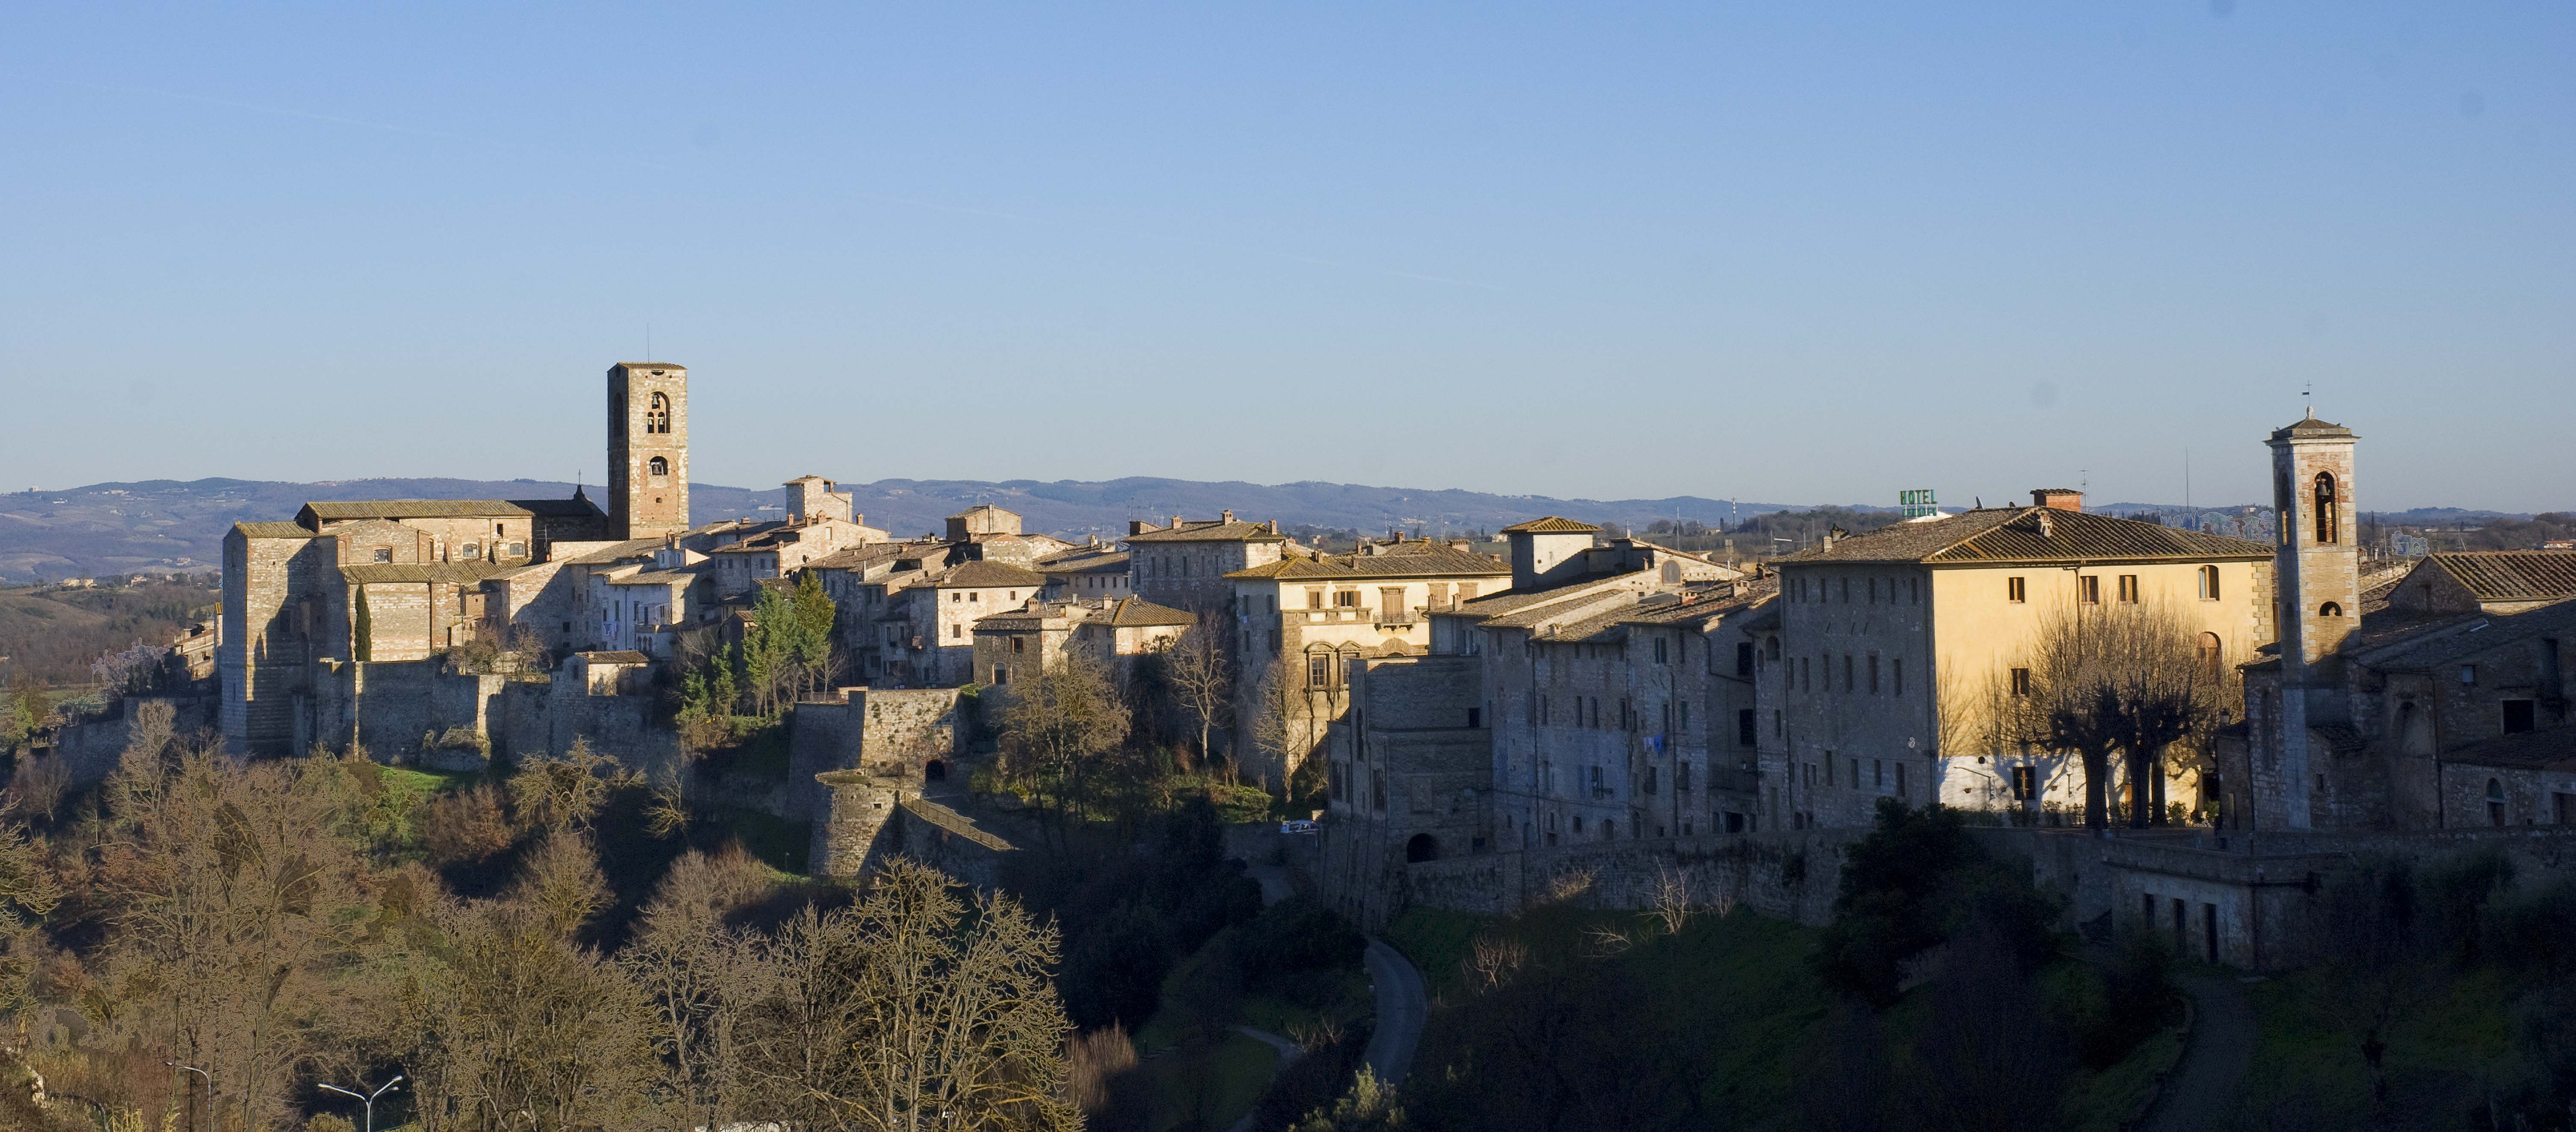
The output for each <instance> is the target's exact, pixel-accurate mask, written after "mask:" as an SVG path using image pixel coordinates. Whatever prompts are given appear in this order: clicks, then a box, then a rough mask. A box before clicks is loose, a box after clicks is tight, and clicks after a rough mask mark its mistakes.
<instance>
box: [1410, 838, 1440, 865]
mask: <svg viewBox="0 0 2576 1132" xmlns="http://www.w3.org/2000/svg"><path fill="white" fill-rule="evenodd" d="M1439 859H1440V839H1439V838H1436V837H1433V836H1431V835H1430V834H1428V833H1417V834H1414V835H1413V838H1412V840H1410V841H1407V842H1405V843H1404V860H1405V863H1406V864H1416V863H1419V862H1422V861H1437V860H1439Z"/></svg>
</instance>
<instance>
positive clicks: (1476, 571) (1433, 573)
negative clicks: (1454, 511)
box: [1226, 546, 1512, 581]
mask: <svg viewBox="0 0 2576 1132" xmlns="http://www.w3.org/2000/svg"><path fill="white" fill-rule="evenodd" d="M1511 572H1512V568H1511V567H1510V566H1507V565H1504V564H1503V560H1502V559H1500V558H1496V557H1494V556H1493V555H1490V554H1476V553H1474V552H1471V551H1464V550H1451V549H1449V548H1448V547H1445V546H1439V547H1425V548H1424V549H1421V550H1405V551H1391V552H1389V553H1386V554H1327V555H1324V556H1322V557H1319V558H1282V559H1280V560H1279V561H1277V562H1271V563H1265V564H1263V565H1260V566H1254V567H1252V568H1250V569H1245V570H1237V571H1235V572H1233V573H1231V574H1228V575H1226V577H1229V578H1235V579H1238V580H1242V581H1259V580H1262V579H1274V580H1278V581H1294V580H1299V579H1308V578H1311V579H1315V580H1318V581H1322V580H1339V581H1359V580H1362V579H1367V578H1432V577H1449V576H1456V575H1466V576H1470V577H1504V576H1508V575H1510V574H1511Z"/></svg>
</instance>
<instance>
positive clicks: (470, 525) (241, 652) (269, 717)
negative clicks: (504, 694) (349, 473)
mask: <svg viewBox="0 0 2576 1132" xmlns="http://www.w3.org/2000/svg"><path fill="white" fill-rule="evenodd" d="M605 525H606V518H605V516H603V515H601V513H600V511H599V509H598V508H596V507H594V506H592V505H591V504H590V502H589V500H587V499H585V498H583V497H582V496H581V495H580V494H579V493H578V492H576V493H575V495H574V496H573V498H572V499H570V500H357V501H329V502H316V503H308V504H306V505H305V506H304V507H303V508H302V509H301V510H300V511H298V512H297V515H296V519H295V521H293V522H283V523H276V522H262V523H236V524H234V525H233V529H232V530H231V531H230V532H229V533H227V534H226V535H225V537H224V580H223V629H222V632H221V644H220V645H219V646H218V649H217V668H218V672H219V676H220V680H221V682H222V685H223V701H224V702H223V706H222V709H221V711H220V712H219V719H220V723H221V727H222V730H223V733H224V735H225V737H226V738H227V740H228V741H230V742H232V743H234V744H236V745H237V746H239V747H241V748H242V749H245V750H256V751H264V752H277V751H284V750H287V749H290V747H291V746H292V744H293V741H294V736H296V735H297V734H299V733H302V734H310V733H312V732H313V730H314V728H313V720H312V718H311V716H312V714H313V712H314V711H315V710H316V709H315V699H314V693H315V687H316V685H315V680H316V674H315V666H316V665H318V664H321V663H323V662H326V661H342V662H346V661H397V660H417V659H422V658H425V657H428V656H429V655H431V654H432V653H435V652H439V651H443V650H445V649H449V648H453V647H455V646H457V645H461V644H464V643H465V642H467V641H468V640H471V639H472V638H473V637H474V636H475V635H476V633H477V632H478V629H479V625H480V622H481V619H482V617H483V616H484V613H483V609H484V605H485V602H484V599H483V597H482V585H483V583H484V581H485V580H486V579H489V578H492V577H495V576H497V575H501V574H504V573H507V572H508V571H510V570H512V569H514V568H517V567H520V566H523V565H524V564H526V563H527V562H528V561H529V559H530V557H531V556H532V555H539V554H544V553H547V552H550V551H552V550H554V549H556V548H557V547H574V546H582V545H587V544H585V543H582V542H580V541H577V540H579V539H580V538H582V537H584V536H587V537H589V538H594V539H595V538H597V537H598V536H599V535H601V534H602V533H604V532H603V530H602V529H601V528H603V527H604V526H605ZM469 597H470V598H471V599H472V600H470V601H469Z"/></svg>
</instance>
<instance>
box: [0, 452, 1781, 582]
mask: <svg viewBox="0 0 2576 1132" xmlns="http://www.w3.org/2000/svg"><path fill="white" fill-rule="evenodd" d="M841 486H842V487H843V488H844V489H845V490H848V491H850V492H851V493H852V496H853V499H854V501H855V502H856V504H857V506H858V509H859V511H860V512H861V513H863V514H865V515H866V516H867V520H868V522H869V523H870V524H872V525H875V526H879V527H884V528H886V529H888V530H891V531H893V532H895V533H896V534H899V535H914V534H920V533H922V532H925V531H934V530H938V529H940V527H941V520H943V519H945V518H946V517H947V516H949V515H953V514H956V513H957V512H959V511H961V510H964V509H965V508H967V507H970V506H973V505H975V504H977V503H991V504H994V505H995V506H999V507H1006V508H1009V509H1010V510H1013V511H1017V512H1019V513H1020V514H1021V515H1023V516H1025V517H1026V518H1027V520H1028V526H1029V529H1030V530H1033V531H1046V532H1049V533H1053V534H1061V535H1072V536H1076V537H1079V536H1081V535H1085V534H1097V535H1099V536H1101V537H1103V538H1110V537H1114V536H1117V535H1123V534H1125V533H1126V531H1127V521H1128V520H1129V519H1152V520H1155V521H1158V522H1165V521H1169V520H1170V518H1171V517H1172V516H1174V515H1186V516H1189V517H1191V518H1214V517H1215V516H1216V514H1217V512H1218V511H1220V510H1226V509H1231V510H1233V511H1234V512H1235V513H1236V514H1237V515H1238V516H1240V517H1242V518H1246V519H1255V520H1265V519H1277V520H1279V521H1280V522H1281V523H1283V524H1289V525H1310V526H1316V527H1329V528H1335V529H1348V530H1358V531H1363V532H1379V531H1385V530H1389V529H1392V528H1398V527H1401V528H1404V529H1406V530H1420V531H1422V532H1424V533H1434V532H1439V531H1444V530H1449V531H1475V530H1484V531H1492V530H1494V529H1496V528H1500V527H1505V526H1509V525H1511V524H1513V523H1517V522H1519V521H1521V520H1523V519H1531V518H1536V517H1538V516H1540V515H1550V514H1555V515H1565V516H1569V517H1573V518H1579V519H1583V520H1585V521H1587V522H1595V523H1616V524H1619V525H1621V526H1628V527H1639V528H1642V527H1645V526H1646V525H1648V524H1650V523H1652V522H1654V521H1655V520H1657V519H1666V520H1670V519H1674V518H1679V519H1681V520H1682V521H1684V522H1692V521H1696V522H1699V523H1704V524H1708V525H1711V526H1714V525H1716V524H1718V523H1721V522H1731V521H1732V520H1735V519H1738V518H1750V517H1752V516H1754V515H1758V514H1764V513H1768V512H1773V511H1780V510H1785V509H1786V507H1785V506H1784V505H1782V504H1777V503H1744V504H1733V503H1729V502H1727V501H1724V500H1718V499H1706V498H1702V497H1699V496H1689V495H1685V496H1675V497H1672V498H1668V499H1619V500H1607V501H1605V500H1594V499H1553V498H1549V497H1546V496H1537V495H1492V494H1488V493H1485V492H1478V491H1458V490H1441V491H1432V490H1421V489H1414V488H1397V487H1367V486H1363V485H1359V484H1341V483H1323V482H1314V481H1309V482H1304V483H1290V484H1253V483H1243V482H1239V481H1238V482H1225V483H1204V482H1199V481H1194V480H1176V479H1155V478H1142V477H1139V478H1130V479H1120V480H1111V481H1108V482H1106V483H1087V482H1081V481H1075V480H1058V481H1055V482H1052V483H1047V482H1040V481H1037V480H1006V481H1003V482H1000V483H989V482H985V481H981V480H879V481H877V482H875V483H845V484H842V485H841ZM588 490H589V493H590V496H591V498H592V499H600V498H602V497H603V495H604V489H602V488H600V487H599V486H598V485H596V484H593V485H591V486H590V487H589V489H588ZM572 491H573V485H571V484H568V483H562V482H557V481H547V480H524V479H521V480H463V479H369V480H335V481H326V482H322V483H286V482H280V481H269V480H234V479H203V480H189V481H185V482H182V481H179V480H145V481H141V482H137V483H100V484H91V485H89V486H87V487H75V488H66V489H64V490H60V491H28V492H13V493H9V494H5V495H0V581H30V580H39V579H44V580H50V579H57V578H66V577H93V576H98V575H104V574H131V573H139V572H156V571H164V570H169V571H207V570H215V569H219V568H220V566H221V564H222V561H223V537H224V532H225V531H226V530H227V529H229V528H230V527H231V526H232V524H234V523H237V522H242V521H245V520H272V519H285V518H288V517H290V516H292V515H294V514H295V510H296V508H297V507H300V506H302V505H303V504H304V503H305V502H306V501H308V500H317V499H544V498H561V497H564V496H569V495H571V494H572ZM689 502H690V510H691V516H690V517H691V518H692V519H693V520H695V521H697V522H701V523H703V522H707V521H710V520H713V519H721V518H728V517H735V516H760V515H774V514H779V513H781V512H782V510H783V508H784V502H783V493H782V492H781V490H780V489H778V488H774V487H772V488H761V489H757V490H755V489H750V488H740V487H726V486H723V485H721V484H693V485H691V486H690V496H689Z"/></svg>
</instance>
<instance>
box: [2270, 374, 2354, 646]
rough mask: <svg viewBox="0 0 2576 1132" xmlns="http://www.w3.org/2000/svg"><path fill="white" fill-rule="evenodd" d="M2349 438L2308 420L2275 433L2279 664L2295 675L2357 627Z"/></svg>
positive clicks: (2343, 430) (2346, 432) (2339, 430)
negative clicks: (2283, 664) (2282, 663)
mask: <svg viewBox="0 0 2576 1132" xmlns="http://www.w3.org/2000/svg"><path fill="white" fill-rule="evenodd" d="M2356 439H2358V438H2356V437H2355V436H2353V434H2352V430H2351V429H2348V428H2345V427H2343V426H2342V425H2339V424H2329V423H2327V422H2325V421H2321V420H2318V419H2317V418H2316V417H2315V416H2314V415H2313V414H2311V415H2310V416H2309V417H2308V418H2307V419H2305V420H2302V421H2299V422H2298V423H2296V424H2293V425H2291V426H2289V427H2287V428H2282V429H2275V430H2273V432H2272V439H2271V440H2270V441H2268V442H2267V443H2269V444H2270V446H2271V448H2272V507H2273V513H2274V515H2275V517H2276V519H2277V521H2278V523H2279V525H2280V549H2279V550H2278V551H2276V552H2275V558H2274V566H2275V570H2274V574H2273V577H2274V578H2275V579H2276V581H2275V583H2274V585H2275V592H2276V593H2277V594H2278V595H2279V601H2280V610H2279V614H2280V620H2279V622H2278V623H2279V625H2280V627H2281V659H2282V661H2283V662H2284V663H2286V664H2288V665H2291V666H2292V669H2291V671H2292V673H2293V674H2294V675H2295V674H2296V673H2297V672H2298V670H2300V669H2304V668H2307V667H2310V666H2313V665H2315V664H2317V663H2318V662H2319V661H2322V660H2324V659H2325V658H2326V657H2328V656H2331V655H2333V654H2334V652H2335V650H2336V649H2337V648H2339V647H2341V646H2342V645H2343V639H2344V638H2345V637H2346V636H2348V635H2350V634H2351V633H2352V631H2353V628H2354V627H2355V626H2357V625H2359V624H2360V623H2361V532H2360V530H2359V529H2358V526H2357V524H2356V521H2355V520H2356V518H2357V517H2358V515H2359V512H2357V511H2356V510H2355V509H2354V507H2353V490H2352V483H2353V481H2352V449H2353V441H2354V440H2356Z"/></svg>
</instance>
